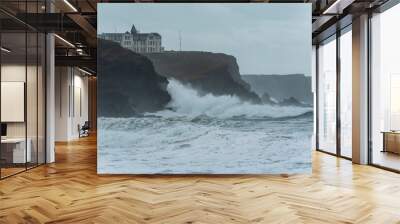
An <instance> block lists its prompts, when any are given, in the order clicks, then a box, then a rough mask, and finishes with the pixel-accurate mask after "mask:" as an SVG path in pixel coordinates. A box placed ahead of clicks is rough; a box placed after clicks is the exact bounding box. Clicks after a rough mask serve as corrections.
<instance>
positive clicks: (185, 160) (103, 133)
mask: <svg viewBox="0 0 400 224" xmlns="http://www.w3.org/2000/svg"><path fill="white" fill-rule="evenodd" d="M98 8H99V14H98V103H99V108H98V109H99V111H98V114H99V118H98V125H99V130H98V173H101V174H155V173H162V174H203V173H206V174H264V173H272V174H279V173H288V174H292V173H308V172H311V136H312V131H313V106H312V103H313V96H312V92H311V78H310V76H311V6H310V5H309V4H266V3H252V4H246V3H243V4H237V3H236V4H216V3H208V4H193V3H189V4H145V3H143V4H123V3H122V4H107V3H103V4H99V7H98Z"/></svg>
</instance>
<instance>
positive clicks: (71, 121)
mask: <svg viewBox="0 0 400 224" xmlns="http://www.w3.org/2000/svg"><path fill="white" fill-rule="evenodd" d="M55 85H56V86H55V120H56V122H55V123H56V131H55V140H56V141H70V140H73V139H77V138H78V137H79V132H78V125H83V124H84V122H85V121H87V120H88V78H87V77H86V76H84V74H83V73H82V72H80V71H79V70H78V69H76V68H72V67H56V84H55ZM80 107H81V108H80Z"/></svg>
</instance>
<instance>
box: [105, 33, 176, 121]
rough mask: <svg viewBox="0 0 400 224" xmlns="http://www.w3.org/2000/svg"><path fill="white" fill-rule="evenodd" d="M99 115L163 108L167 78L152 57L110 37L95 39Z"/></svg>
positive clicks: (127, 113)
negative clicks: (120, 43) (157, 70)
mask: <svg viewBox="0 0 400 224" xmlns="http://www.w3.org/2000/svg"><path fill="white" fill-rule="evenodd" d="M98 46H99V50H98V74H99V75H98V97H99V100H98V102H99V116H106V117H127V116H133V115H136V114H137V113H141V112H148V111H156V110H160V109H163V108H164V106H165V105H166V104H167V103H168V102H169V101H170V99H171V97H170V96H169V94H168V92H167V91H166V90H165V87H166V86H167V84H168V80H167V79H166V78H165V77H163V76H160V75H159V74H157V73H156V71H155V70H154V67H153V65H152V63H151V61H150V60H149V59H148V58H146V57H144V56H142V55H140V54H137V53H134V52H132V51H130V50H127V49H125V48H122V47H121V46H120V45H119V44H117V43H113V42H110V41H106V40H102V39H99V40H98Z"/></svg>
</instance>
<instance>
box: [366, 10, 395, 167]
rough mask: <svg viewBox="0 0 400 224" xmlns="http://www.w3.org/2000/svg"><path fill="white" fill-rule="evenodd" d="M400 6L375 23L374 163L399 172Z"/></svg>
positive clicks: (382, 15)
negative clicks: (399, 28) (399, 24)
mask: <svg viewBox="0 0 400 224" xmlns="http://www.w3.org/2000/svg"><path fill="white" fill-rule="evenodd" d="M398 21H400V5H396V6H394V7H393V8H391V9H388V10H387V11H385V12H383V13H381V14H377V15H374V16H373V17H372V19H371V22H372V29H371V30H372V65H373V67H372V75H371V102H370V103H371V107H370V108H371V111H370V112H371V113H370V116H371V118H370V119H371V130H370V132H371V140H372V148H371V150H372V153H371V155H370V156H371V158H370V159H371V162H372V163H373V164H375V165H378V166H382V167H386V168H390V169H394V170H400V103H399V102H400V101H399V99H400V63H399V52H400V42H399V39H400V33H399V32H398Z"/></svg>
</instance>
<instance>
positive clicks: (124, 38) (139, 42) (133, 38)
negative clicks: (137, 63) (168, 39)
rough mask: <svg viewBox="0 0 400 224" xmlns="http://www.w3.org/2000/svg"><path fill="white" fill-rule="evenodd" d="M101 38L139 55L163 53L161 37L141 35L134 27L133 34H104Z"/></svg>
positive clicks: (153, 34) (150, 34)
mask: <svg viewBox="0 0 400 224" xmlns="http://www.w3.org/2000/svg"><path fill="white" fill-rule="evenodd" d="M100 38H102V39H105V40H111V41H114V42H117V43H119V44H121V46H122V47H124V48H127V49H130V50H132V51H134V52H137V53H156V52H163V51H164V48H163V47H162V45H161V35H160V34H158V33H140V32H139V31H138V30H136V27H135V25H132V29H131V32H128V31H127V32H125V33H102V34H100Z"/></svg>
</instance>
